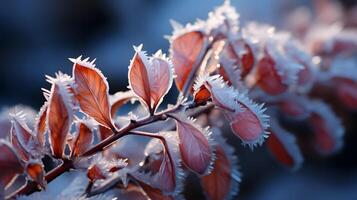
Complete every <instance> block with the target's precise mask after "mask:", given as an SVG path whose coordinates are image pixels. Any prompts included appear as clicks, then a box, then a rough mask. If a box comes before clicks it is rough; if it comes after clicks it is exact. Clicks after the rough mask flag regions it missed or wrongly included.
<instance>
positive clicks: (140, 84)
mask: <svg viewBox="0 0 357 200" xmlns="http://www.w3.org/2000/svg"><path fill="white" fill-rule="evenodd" d="M141 48H142V45H140V46H139V47H136V48H135V51H136V53H135V55H134V58H133V59H132V62H131V64H130V67H129V84H130V87H131V89H132V90H133V91H134V93H135V94H136V95H137V96H138V97H139V98H140V99H141V100H142V101H143V102H144V103H145V104H146V105H147V107H148V108H149V111H150V112H153V111H155V110H156V108H157V106H158V105H159V104H160V103H161V101H162V98H163V97H164V95H165V94H166V93H167V92H168V90H169V89H170V87H171V85H172V79H173V73H172V68H171V64H170V62H169V60H168V59H167V58H166V56H165V54H162V52H161V50H159V51H158V52H156V53H155V54H154V55H153V56H152V57H150V58H148V57H147V56H146V55H145V52H143V51H141Z"/></svg>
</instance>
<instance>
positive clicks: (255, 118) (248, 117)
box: [227, 95, 269, 148]
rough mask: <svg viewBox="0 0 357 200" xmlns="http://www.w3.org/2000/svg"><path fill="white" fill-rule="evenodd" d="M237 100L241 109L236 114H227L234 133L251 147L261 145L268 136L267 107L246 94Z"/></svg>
mask: <svg viewBox="0 0 357 200" xmlns="http://www.w3.org/2000/svg"><path fill="white" fill-rule="evenodd" d="M236 101H237V104H238V105H239V106H240V108H241V110H239V111H237V112H235V113H234V114H232V113H228V114H227V116H228V118H229V120H230V121H231V123H230V125H231V129H232V131H233V133H235V134H236V135H237V136H238V137H239V138H240V139H241V140H242V141H243V143H244V144H248V145H249V146H250V147H251V148H253V147H254V146H256V145H261V144H262V143H263V142H264V139H265V138H266V137H268V136H267V135H268V132H267V130H266V129H267V128H268V127H269V124H268V121H269V120H268V118H269V117H268V116H267V115H265V114H264V111H265V108H263V105H262V104H260V105H258V104H256V103H254V102H253V101H251V100H250V99H248V97H246V96H245V95H239V96H238V97H237V99H236Z"/></svg>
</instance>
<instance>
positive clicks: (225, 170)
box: [201, 128, 241, 200]
mask: <svg viewBox="0 0 357 200" xmlns="http://www.w3.org/2000/svg"><path fill="white" fill-rule="evenodd" d="M213 133H214V138H215V141H216V142H217V143H216V145H215V146H216V160H215V163H214V165H213V170H212V172H211V173H210V174H209V175H206V176H203V177H202V178H201V185H202V187H203V190H204V192H205V194H206V197H207V198H209V199H212V200H220V199H227V200H228V199H232V198H233V197H234V196H235V195H236V194H237V193H238V190H239V187H238V183H239V182H241V174H240V172H239V171H238V165H237V157H236V156H235V155H234V149H233V148H232V147H231V146H230V145H228V144H227V142H226V140H225V139H223V137H222V136H221V133H220V130H219V129H217V128H213Z"/></svg>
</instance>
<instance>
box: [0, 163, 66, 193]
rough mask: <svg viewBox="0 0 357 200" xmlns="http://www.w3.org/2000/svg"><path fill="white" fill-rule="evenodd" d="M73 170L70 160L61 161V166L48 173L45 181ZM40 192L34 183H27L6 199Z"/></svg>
mask: <svg viewBox="0 0 357 200" xmlns="http://www.w3.org/2000/svg"><path fill="white" fill-rule="evenodd" d="M72 168H73V163H72V161H71V160H68V159H63V162H62V163H61V165H59V166H57V167H56V168H54V169H53V170H51V171H50V172H48V173H47V174H46V176H45V180H46V181H47V182H48V183H49V182H51V181H52V180H54V179H55V178H57V177H58V176H60V175H61V174H63V173H65V172H67V171H69V170H70V169H72ZM36 191H40V189H39V187H38V184H37V183H36V182H34V181H28V182H27V183H26V185H24V186H23V187H22V188H19V189H18V190H17V191H15V192H14V193H12V194H11V195H9V196H8V197H7V198H6V199H15V197H16V196H18V195H30V194H32V193H33V192H36Z"/></svg>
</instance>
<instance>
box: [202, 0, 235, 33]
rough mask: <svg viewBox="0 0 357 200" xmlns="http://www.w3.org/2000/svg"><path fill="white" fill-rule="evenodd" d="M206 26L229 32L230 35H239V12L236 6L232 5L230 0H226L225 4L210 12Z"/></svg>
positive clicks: (217, 30)
mask: <svg viewBox="0 0 357 200" xmlns="http://www.w3.org/2000/svg"><path fill="white" fill-rule="evenodd" d="M206 27H207V30H209V31H213V32H218V33H220V32H222V33H227V34H228V35H229V36H232V35H237V34H238V30H239V14H238V13H237V11H236V9H235V7H233V6H231V4H230V1H229V0H225V1H224V3H223V5H221V6H219V7H217V8H215V9H214V11H212V12H210V13H208V19H207V21H206Z"/></svg>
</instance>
